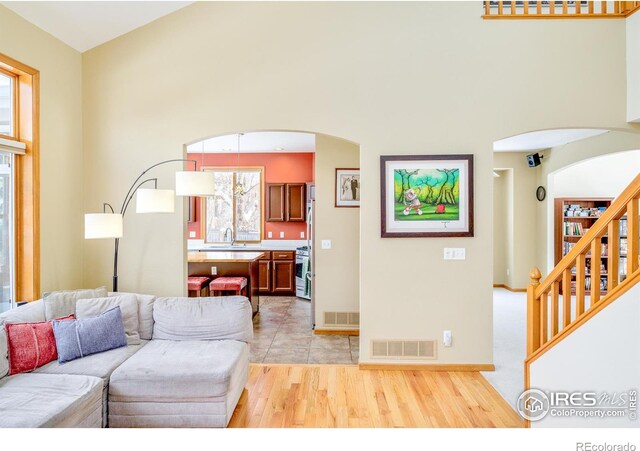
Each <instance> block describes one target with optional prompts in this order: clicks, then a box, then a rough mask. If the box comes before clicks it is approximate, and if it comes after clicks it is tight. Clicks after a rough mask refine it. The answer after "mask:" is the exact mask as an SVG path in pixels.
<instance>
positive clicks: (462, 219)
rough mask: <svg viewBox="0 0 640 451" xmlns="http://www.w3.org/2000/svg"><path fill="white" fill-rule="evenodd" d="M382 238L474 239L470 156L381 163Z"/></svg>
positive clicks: (397, 157) (418, 157)
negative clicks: (471, 237) (472, 237)
mask: <svg viewBox="0 0 640 451" xmlns="http://www.w3.org/2000/svg"><path fill="white" fill-rule="evenodd" d="M380 186H381V211H382V215H381V232H382V237H383V238H411V237H470V236H473V155H389V156H384V155H383V156H381V157H380Z"/></svg>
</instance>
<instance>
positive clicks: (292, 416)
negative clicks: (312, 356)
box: [229, 364, 524, 428]
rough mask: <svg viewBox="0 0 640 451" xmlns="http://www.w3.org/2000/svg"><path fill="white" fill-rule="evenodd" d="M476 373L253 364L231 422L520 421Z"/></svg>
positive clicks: (380, 423)
mask: <svg viewBox="0 0 640 451" xmlns="http://www.w3.org/2000/svg"><path fill="white" fill-rule="evenodd" d="M523 426H524V422H523V420H522V419H521V418H520V417H519V416H518V414H517V413H516V412H515V411H514V410H513V409H512V408H511V407H509V405H508V404H507V403H506V402H505V401H504V399H503V398H502V397H500V395H499V394H498V393H497V392H496V391H495V389H494V388H493V387H491V385H490V384H489V383H488V382H487V381H486V380H485V379H484V377H482V375H481V374H480V373H476V372H460V373H456V372H430V371H380V370H360V369H358V367H357V366H355V365H344V366H340V365H267V364H251V366H250V370H249V383H248V384H247V389H246V390H245V391H244V393H243V394H242V397H241V398H240V402H239V403H238V406H237V408H236V411H235V413H234V415H233V417H232V418H231V422H230V423H229V427H364V428H368V427H523Z"/></svg>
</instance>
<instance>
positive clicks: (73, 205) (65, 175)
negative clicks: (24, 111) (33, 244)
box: [0, 5, 104, 292]
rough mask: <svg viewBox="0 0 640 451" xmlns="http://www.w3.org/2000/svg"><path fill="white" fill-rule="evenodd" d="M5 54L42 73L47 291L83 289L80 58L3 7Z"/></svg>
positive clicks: (1, 45) (0, 36)
mask: <svg viewBox="0 0 640 451" xmlns="http://www.w3.org/2000/svg"><path fill="white" fill-rule="evenodd" d="M0 53H3V54H5V55H7V56H10V57H11V58H14V59H16V60H18V61H20V62H22V63H24V64H27V65H29V66H31V67H33V68H35V69H37V70H39V71H40V257H41V283H40V286H41V290H42V291H43V292H45V291H53V290H61V289H72V288H81V286H82V280H83V271H84V266H83V264H82V259H83V254H82V245H83V241H84V239H83V231H82V221H83V208H82V191H83V190H82V184H83V175H84V174H83V170H82V169H83V167H82V159H83V153H82V98H81V94H82V91H81V89H82V67H81V56H80V53H78V52H77V51H75V50H73V49H72V48H71V47H68V46H67V45H65V44H63V43H62V42H60V41H59V40H57V39H55V38H53V37H52V36H51V35H50V34H48V33H46V32H44V31H42V30H41V29H39V28H37V27H35V26H34V25H32V24H30V23H29V22H27V21H25V20H24V19H22V18H21V17H20V16H18V15H17V14H15V13H13V12H12V11H10V10H8V9H7V8H5V7H4V6H1V5H0ZM101 283H104V282H103V281H101Z"/></svg>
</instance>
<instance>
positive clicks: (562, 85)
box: [83, 2, 628, 363]
mask: <svg viewBox="0 0 640 451" xmlns="http://www.w3.org/2000/svg"><path fill="white" fill-rule="evenodd" d="M481 14H482V5H481V4H479V3H478V2H297V3H296V2H255V3H252V2H198V3H195V4H193V5H190V6H188V7H186V8H184V9H181V10H179V11H177V12H175V13H173V14H171V15H168V16H165V17H163V18H161V19H159V20H157V21H155V22H153V23H151V24H149V25H147V26H145V27H142V28H139V29H137V30H135V31H133V32H131V33H128V34H127V35H124V36H122V37H120V38H118V39H115V40H113V41H111V42H109V43H107V44H104V45H102V46H100V47H97V48H95V49H93V50H91V51H88V52H86V53H85V54H83V70H84V73H83V74H84V76H83V83H84V86H83V102H84V110H83V111H84V117H83V120H84V128H85V134H84V147H85V159H84V170H85V173H86V174H87V178H86V180H87V182H86V183H85V185H84V188H85V191H84V205H85V209H86V210H88V211H92V210H93V211H95V210H96V209H99V208H100V206H101V205H102V202H105V201H114V202H116V201H118V200H119V198H120V197H122V196H123V195H124V191H125V190H126V186H127V185H128V183H130V181H131V180H132V179H133V178H134V177H135V175H136V174H137V173H138V171H140V170H141V169H142V168H144V167H146V166H148V165H149V164H151V163H153V162H156V161H159V160H162V159H165V158H176V157H180V156H181V155H182V146H183V144H184V143H187V142H192V141H194V140H196V139H199V138H202V137H205V136H212V135H222V134H226V133H233V132H234V131H237V130H269V129H271V130H273V129H286V130H306V131H312V132H318V133H323V134H327V135H331V136H337V137H341V138H345V139H348V140H350V141H353V142H356V143H358V144H360V163H361V164H360V167H361V180H362V202H361V208H360V223H361V234H360V240H361V241H360V252H361V259H360V262H361V263H360V268H359V270H360V275H361V290H360V313H361V327H360V339H361V343H362V346H361V354H360V361H361V362H363V363H371V362H372V359H371V357H370V355H369V343H370V340H371V339H378V338H383V339H394V338H402V339H421V338H426V339H428V338H436V339H439V338H440V337H441V336H442V331H443V330H444V329H448V330H452V331H453V337H454V338H453V342H454V345H453V346H452V347H451V348H441V349H440V350H439V353H438V360H437V362H436V363H491V361H492V288H491V285H492V271H491V267H492V261H493V256H492V248H493V231H492V222H493V212H492V203H493V195H492V190H493V177H492V169H493V152H492V143H493V141H494V140H496V139H499V138H501V137H504V136H511V135H514V134H517V133H521V132H524V131H528V130H535V129H544V128H557V127H570V126H576V125H578V126H593V125H597V126H600V127H612V128H626V127H628V125H627V123H626V111H625V101H626V89H625V79H626V73H625V50H624V42H625V24H624V21H614V20H610V21H606V20H599V21H586V20H583V21H484V20H482V18H481ZM566 36H571V37H572V40H573V41H574V42H580V45H579V46H562V45H558V42H562V41H563V40H564V39H565V38H566ZM523 48H526V49H527V52H522V51H521V50H522V49H523ZM498 80H499V81H498ZM603 87H606V89H603ZM586 92H588V93H589V95H588V96H586V95H585V93H586ZM453 153H471V154H473V155H474V158H475V160H474V166H475V167H474V191H475V199H474V200H475V221H474V225H475V236H474V237H473V238H435V239H434V238H422V239H415V238H414V239H411V238H402V239H382V238H381V237H380V156H381V155H388V154H415V155H422V154H453ZM172 170H173V168H166V170H162V171H159V172H158V173H157V174H158V175H159V176H160V179H161V181H162V182H161V183H162V184H167V185H170V184H171V182H170V180H171V172H172ZM177 213H178V214H176V215H174V216H167V217H161V218H159V217H154V218H151V217H149V215H146V216H144V217H143V216H142V215H131V216H130V217H128V218H126V224H125V228H126V232H125V233H126V235H125V238H124V240H123V242H122V254H121V256H122V265H121V284H122V288H123V289H126V290H134V291H146V292H153V293H157V294H164V295H171V294H181V293H182V291H183V286H184V280H185V273H184V264H183V261H184V255H185V249H184V244H183V243H182V240H180V239H179V237H181V236H184V230H183V227H184V217H183V216H182V215H181V213H183V211H181V210H180V209H178V212H177ZM168 237H176V239H175V241H172V240H171V239H170V238H168ZM444 247H464V248H466V256H467V258H466V260H463V261H443V260H442V255H443V248H444ZM84 251H85V254H84V255H85V271H84V273H85V282H86V283H87V284H88V285H96V284H104V283H109V280H110V273H111V255H112V249H111V245H110V243H98V242H86V243H85V248H84ZM378 362H379V361H378ZM397 363H402V362H397ZM407 363H413V362H412V361H407ZM419 363H421V362H419Z"/></svg>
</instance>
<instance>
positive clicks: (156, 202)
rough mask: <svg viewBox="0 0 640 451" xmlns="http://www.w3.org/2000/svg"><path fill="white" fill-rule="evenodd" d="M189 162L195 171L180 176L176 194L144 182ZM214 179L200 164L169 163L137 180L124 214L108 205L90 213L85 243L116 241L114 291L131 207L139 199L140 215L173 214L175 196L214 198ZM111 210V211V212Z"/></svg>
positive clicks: (179, 173) (153, 180)
mask: <svg viewBox="0 0 640 451" xmlns="http://www.w3.org/2000/svg"><path fill="white" fill-rule="evenodd" d="M177 162H182V163H185V162H188V163H193V171H178V172H176V190H175V192H174V190H171V189H158V179H157V178H149V179H145V180H142V178H143V177H144V176H145V174H146V173H147V172H149V171H150V170H152V169H153V168H156V167H158V166H160V165H163V164H168V163H177ZM150 183H153V184H154V188H143V185H146V184H150ZM214 189H215V187H214V175H213V173H212V172H207V171H198V170H197V163H196V160H186V159H180V158H176V159H173V160H165V161H161V162H160V163H156V164H154V165H152V166H149V167H148V168H147V169H145V170H144V171H142V173H141V174H140V175H139V176H138V178H136V179H135V180H134V181H133V183H132V184H131V187H130V188H129V191H127V194H126V196H125V197H124V200H123V201H122V206H121V207H120V212H119V213H116V212H115V210H114V209H113V207H112V206H111V205H110V204H108V203H104V204H103V205H102V213H88V214H85V215H84V237H85V239H88V240H89V239H105V238H109V239H115V247H114V254H113V291H118V247H119V245H120V238H122V235H123V228H124V227H123V222H124V216H125V214H126V213H127V209H128V208H129V204H130V203H131V201H132V200H133V197H134V196H136V212H137V213H173V212H174V210H175V205H174V204H175V196H187V197H203V196H213V194H214ZM107 208H109V209H110V210H111V211H110V212H107Z"/></svg>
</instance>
